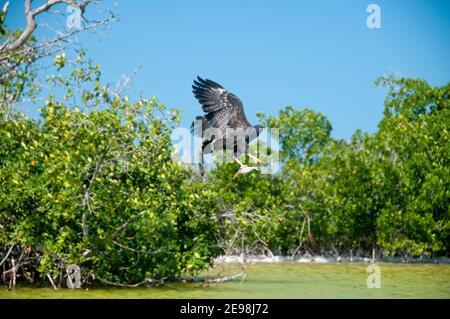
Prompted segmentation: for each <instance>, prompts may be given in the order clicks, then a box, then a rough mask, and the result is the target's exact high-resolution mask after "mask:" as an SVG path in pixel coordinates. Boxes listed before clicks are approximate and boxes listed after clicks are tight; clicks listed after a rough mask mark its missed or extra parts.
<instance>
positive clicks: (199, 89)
mask: <svg viewBox="0 0 450 319" xmlns="http://www.w3.org/2000/svg"><path fill="white" fill-rule="evenodd" d="M192 89H193V91H192V92H193V93H194V95H195V97H196V98H197V100H198V101H199V102H200V104H201V105H202V109H203V112H205V113H207V115H206V119H207V120H208V123H209V125H210V126H211V127H215V128H220V129H224V128H226V127H230V126H231V127H233V125H232V124H233V123H235V122H239V119H237V117H239V116H241V117H242V116H243V120H246V119H245V114H244V107H243V105H242V102H241V100H240V99H239V98H238V97H237V96H236V95H234V94H232V93H230V92H228V91H227V90H225V88H224V87H223V86H221V85H220V84H218V83H216V82H214V81H211V80H208V79H205V80H204V79H202V78H200V77H197V80H194V85H193V86H192Z"/></svg>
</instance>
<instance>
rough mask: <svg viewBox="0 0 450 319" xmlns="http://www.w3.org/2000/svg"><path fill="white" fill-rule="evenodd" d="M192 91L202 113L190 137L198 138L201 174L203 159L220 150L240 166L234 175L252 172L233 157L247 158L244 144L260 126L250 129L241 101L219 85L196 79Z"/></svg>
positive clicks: (258, 131)
mask: <svg viewBox="0 0 450 319" xmlns="http://www.w3.org/2000/svg"><path fill="white" fill-rule="evenodd" d="M192 88H193V93H194V95H195V97H196V98H197V100H198V101H199V102H200V104H201V105H202V109H203V112H205V113H206V114H205V115H204V116H197V117H196V121H195V122H194V123H192V125H193V129H194V133H195V134H197V136H200V137H202V148H201V163H200V172H201V174H202V175H203V173H204V170H203V155H204V154H209V153H212V152H213V151H214V150H215V151H217V150H220V149H226V150H232V151H233V159H234V160H235V161H236V162H237V163H239V165H240V166H241V168H240V169H239V171H238V173H236V174H237V175H240V174H245V173H248V172H250V171H252V170H254V169H256V167H255V168H250V167H249V166H246V165H244V164H242V163H241V162H239V161H238V160H237V157H238V156H239V155H241V154H243V153H246V154H247V151H248V144H249V143H250V142H251V141H252V140H253V139H255V138H256V137H257V136H258V135H259V134H260V133H261V132H262V130H263V127H262V125H259V124H258V125H255V126H253V125H251V124H250V122H249V121H248V120H247V118H246V116H245V112H244V106H243V104H242V102H241V100H240V99H239V98H238V97H237V96H236V95H234V94H233V93H230V92H228V91H227V90H226V89H225V88H224V87H223V86H221V85H220V84H218V83H216V82H214V81H211V80H208V79H202V78H200V77H199V76H197V80H194V85H193V86H192ZM199 126H201V128H199ZM247 155H248V156H249V157H250V158H252V159H253V160H255V162H257V163H261V161H260V160H259V159H258V158H256V157H255V156H252V155H251V154H247Z"/></svg>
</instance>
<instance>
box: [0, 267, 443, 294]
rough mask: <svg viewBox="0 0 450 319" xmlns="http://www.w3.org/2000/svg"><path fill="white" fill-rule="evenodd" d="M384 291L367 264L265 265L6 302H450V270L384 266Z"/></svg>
mask: <svg viewBox="0 0 450 319" xmlns="http://www.w3.org/2000/svg"><path fill="white" fill-rule="evenodd" d="M378 265H379V266H380V268H379V269H380V288H369V287H368V285H367V279H368V276H370V275H371V274H372V273H370V272H367V267H368V265H367V264H299V263H264V264H255V265H252V266H250V268H249V270H248V273H247V276H246V278H245V280H244V281H242V282H241V280H240V279H236V280H233V281H231V282H227V283H224V284H220V285H217V286H205V285H204V284H203V283H199V282H197V283H169V284H168V285H165V286H163V287H159V288H128V289H127V288H89V289H88V290H86V289H80V290H71V289H61V290H58V291H55V290H53V289H51V288H30V287H19V288H18V289H16V290H15V291H8V290H7V289H5V288H0V298H450V265H430V264H387V263H380V264H378Z"/></svg>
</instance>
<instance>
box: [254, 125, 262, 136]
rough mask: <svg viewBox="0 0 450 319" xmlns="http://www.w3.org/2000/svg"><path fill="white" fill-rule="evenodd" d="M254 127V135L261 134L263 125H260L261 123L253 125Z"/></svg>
mask: <svg viewBox="0 0 450 319" xmlns="http://www.w3.org/2000/svg"><path fill="white" fill-rule="evenodd" d="M254 128H255V130H256V136H259V134H261V132H262V131H263V130H264V126H262V125H261V124H257V125H255V126H254Z"/></svg>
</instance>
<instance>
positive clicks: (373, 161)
mask: <svg viewBox="0 0 450 319" xmlns="http://www.w3.org/2000/svg"><path fill="white" fill-rule="evenodd" d="M1 19H2V16H0V39H2V37H3V38H4V37H5V36H6V35H8V34H12V33H11V32H10V31H8V30H6V29H5V28H3V27H2V20H1ZM28 41H31V42H32V41H34V39H33V38H32V37H30V38H29V39H28ZM14 54H15V53H14ZM12 57H14V58H16V59H17V65H18V66H19V67H17V68H15V69H14V72H11V70H9V69H8V70H7V71H8V72H6V69H4V68H3V69H2V68H1V67H0V70H2V74H0V75H1V76H0V266H2V267H3V269H2V272H3V271H4V270H8V269H10V268H14V267H13V260H15V265H16V268H17V273H18V276H20V277H19V278H27V279H29V280H30V281H36V280H37V279H42V278H45V277H44V276H47V278H53V280H57V278H58V277H59V279H60V282H61V279H62V276H63V274H64V271H65V269H66V268H67V267H68V266H69V265H71V264H77V265H80V266H81V268H82V270H83V280H85V281H86V280H87V281H89V280H95V279H99V280H101V281H102V282H104V283H112V284H114V283H120V284H139V283H152V282H154V280H160V279H162V278H171V279H173V278H178V277H179V276H180V275H181V274H185V273H191V274H197V273H199V272H200V271H202V270H204V269H207V268H208V267H210V266H211V264H212V261H213V259H214V258H215V257H217V256H218V255H220V254H239V253H265V254H284V255H286V254H289V255H292V256H295V255H297V254H304V253H322V254H330V253H331V254H337V255H340V254H348V253H350V252H351V253H354V254H365V255H368V254H369V252H371V251H372V250H376V251H377V252H378V253H379V254H382V255H400V256H429V255H432V254H434V255H448V254H449V250H450V247H449V245H450V154H449V152H450V136H449V129H450V102H449V101H450V99H449V94H450V84H447V85H445V86H442V87H432V86H430V85H429V84H428V83H427V82H426V81H424V80H420V79H406V78H394V77H387V78H381V79H379V80H378V84H380V85H385V86H387V87H388V88H389V93H388V96H387V99H386V102H385V110H384V117H383V119H382V120H381V122H380V124H379V130H378V131H377V132H376V133H374V134H368V133H365V132H362V131H357V132H355V134H354V135H353V136H352V138H351V140H349V141H345V140H339V139H334V138H332V137H331V130H332V126H331V123H330V122H329V120H328V119H327V118H326V116H325V115H324V114H321V113H317V112H314V111H313V110H311V109H296V108H294V107H292V106H288V107H286V108H284V109H282V110H281V111H280V112H279V114H278V115H277V116H266V115H264V114H259V118H260V120H261V122H262V124H264V125H265V126H267V127H276V128H278V129H279V132H280V134H279V140H280V146H281V148H280V159H281V165H282V169H281V170H280V171H279V172H278V173H276V174H272V175H270V174H260V173H259V172H258V171H253V172H251V173H249V174H245V175H241V176H238V177H237V176H235V173H236V171H237V168H238V166H237V164H235V163H223V164H218V165H217V166H216V167H215V168H214V169H212V170H211V171H209V172H207V174H206V176H205V177H204V178H203V179H202V178H200V176H199V175H198V173H197V172H196V171H195V170H191V169H190V168H189V167H187V166H183V165H182V164H181V163H179V162H178V161H177V160H174V158H173V157H172V153H173V147H172V142H171V140H170V135H171V132H172V129H173V128H174V127H175V126H176V125H177V123H178V121H179V114H178V112H177V110H167V109H166V107H165V106H164V105H162V104H160V103H159V102H158V101H157V100H156V98H151V99H145V98H138V99H136V100H133V101H132V99H130V98H129V97H127V96H122V95H121V94H120V93H119V92H115V91H113V90H111V89H110V88H108V86H107V85H104V83H102V82H101V70H100V67H99V66H98V65H94V64H93V63H92V62H91V61H89V60H87V59H86V57H85V54H84V52H83V51H81V52H78V55H77V56H76V58H75V59H74V61H70V59H68V58H67V57H66V56H65V55H64V54H60V55H57V56H56V57H55V59H54V67H55V72H54V74H53V75H51V76H49V77H48V79H47V83H46V85H45V86H46V87H48V88H50V91H48V90H47V91H46V90H44V91H42V88H43V87H44V86H42V85H37V83H38V82H39V81H36V80H37V77H38V75H37V73H36V72H35V71H33V69H32V68H29V67H30V66H32V65H33V57H30V56H27V57H25V56H23V55H20V54H16V55H14V56H12ZM9 58H10V60H11V57H9ZM11 61H12V60H11ZM6 74H7V76H4V75H6ZM39 80H42V79H40V78H39ZM25 95H27V96H28V97H29V98H31V99H32V100H34V99H35V98H36V97H37V96H38V95H39V97H41V98H42V97H43V99H38V100H36V101H37V102H36V103H39V104H40V106H41V108H40V115H41V116H40V118H39V119H37V118H30V117H27V116H25V115H23V114H21V113H18V112H17V111H14V108H13V106H14V103H18V102H20V100H21V99H20V98H21V97H23V96H25ZM40 101H42V102H40Z"/></svg>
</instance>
